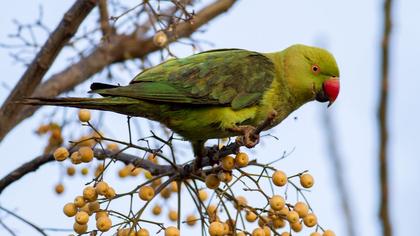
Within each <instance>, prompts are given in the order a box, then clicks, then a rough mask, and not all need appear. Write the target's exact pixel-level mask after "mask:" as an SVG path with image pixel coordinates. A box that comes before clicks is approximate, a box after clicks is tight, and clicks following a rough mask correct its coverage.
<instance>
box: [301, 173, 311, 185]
mask: <svg viewBox="0 0 420 236" xmlns="http://www.w3.org/2000/svg"><path fill="white" fill-rule="evenodd" d="M300 184H301V185H302V187H304V188H310V187H312V186H313V185H314V177H312V175H310V174H303V175H301V176H300Z"/></svg>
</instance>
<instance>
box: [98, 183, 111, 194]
mask: <svg viewBox="0 0 420 236" xmlns="http://www.w3.org/2000/svg"><path fill="white" fill-rule="evenodd" d="M108 188H109V186H108V183H107V182H105V181H100V182H98V183H97V184H96V186H95V190H96V193H97V194H99V195H105V193H106V191H107V190H108Z"/></svg>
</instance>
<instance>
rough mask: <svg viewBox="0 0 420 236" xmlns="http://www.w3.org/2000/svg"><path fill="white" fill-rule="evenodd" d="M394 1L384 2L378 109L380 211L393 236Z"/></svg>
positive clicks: (386, 234) (388, 233)
mask: <svg viewBox="0 0 420 236" xmlns="http://www.w3.org/2000/svg"><path fill="white" fill-rule="evenodd" d="M391 7H392V1H391V0H385V1H384V8H383V10H384V15H383V17H384V18H383V24H384V25H383V35H382V41H381V82H380V83H381V90H380V99H379V107H378V125H379V139H380V140H379V175H380V176H379V177H380V190H381V193H380V209H379V215H380V219H381V223H382V227H383V235H384V236H391V235H392V227H391V219H390V216H389V182H388V151H387V149H388V138H389V137H388V127H387V126H388V119H387V111H388V91H389V81H388V79H389V48H390V39H391V38H390V36H391V29H392V19H391Z"/></svg>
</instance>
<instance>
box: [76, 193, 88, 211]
mask: <svg viewBox="0 0 420 236" xmlns="http://www.w3.org/2000/svg"><path fill="white" fill-rule="evenodd" d="M85 204H86V202H85V199H84V198H83V197H82V196H77V197H75V198H74V205H75V206H76V207H79V208H80V207H83V206H84V205H85Z"/></svg>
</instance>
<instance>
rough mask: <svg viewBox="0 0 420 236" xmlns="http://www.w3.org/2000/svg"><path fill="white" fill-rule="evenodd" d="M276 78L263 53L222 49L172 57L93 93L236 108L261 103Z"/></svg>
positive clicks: (271, 64) (272, 65) (270, 63)
mask: <svg viewBox="0 0 420 236" xmlns="http://www.w3.org/2000/svg"><path fill="white" fill-rule="evenodd" d="M274 77H275V69H274V64H273V62H272V61H271V60H270V59H269V58H267V57H266V56H264V55H263V54H260V53H257V52H252V51H246V50H241V49H222V50H213V51H207V52H203V53H199V54H196V55H193V56H190V57H186V58H182V59H171V60H169V61H166V62H164V63H162V64H160V65H158V66H156V67H152V68H150V69H147V70H145V71H143V72H141V73H140V74H138V75H137V76H136V77H135V78H134V79H133V80H132V81H131V83H130V84H129V85H128V86H122V87H115V88H105V89H98V90H93V92H96V93H99V94H101V95H104V96H122V97H129V98H136V99H141V100H148V101H153V102H164V103H174V104H179V105H182V104H184V105H190V104H191V105H193V104H196V105H222V106H231V107H232V108H233V109H235V110H236V109H241V108H244V107H248V106H252V105H254V104H256V103H258V101H259V100H260V99H261V98H262V96H263V94H264V92H265V91H266V90H267V89H268V88H269V87H270V85H271V82H272V81H273V79H274Z"/></svg>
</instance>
